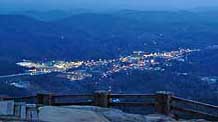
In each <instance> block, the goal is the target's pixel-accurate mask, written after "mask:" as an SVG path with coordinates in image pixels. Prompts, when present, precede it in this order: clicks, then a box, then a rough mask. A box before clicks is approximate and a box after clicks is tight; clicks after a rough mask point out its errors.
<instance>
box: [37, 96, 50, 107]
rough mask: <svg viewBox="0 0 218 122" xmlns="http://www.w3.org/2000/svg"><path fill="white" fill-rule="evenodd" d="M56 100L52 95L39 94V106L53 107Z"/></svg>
mask: <svg viewBox="0 0 218 122" xmlns="http://www.w3.org/2000/svg"><path fill="white" fill-rule="evenodd" d="M53 103H54V99H53V97H52V94H37V104H41V105H53Z"/></svg>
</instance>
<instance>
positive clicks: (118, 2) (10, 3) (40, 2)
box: [0, 0, 218, 10]
mask: <svg viewBox="0 0 218 122" xmlns="http://www.w3.org/2000/svg"><path fill="white" fill-rule="evenodd" d="M210 6H213V7H214V6H218V0H0V9H1V10H26V9H27V10H28V9H39V10H47V9H78V8H85V9H97V10H98V9H99V10H101V9H139V10H147V9H157V10H158V9H189V8H197V7H210Z"/></svg>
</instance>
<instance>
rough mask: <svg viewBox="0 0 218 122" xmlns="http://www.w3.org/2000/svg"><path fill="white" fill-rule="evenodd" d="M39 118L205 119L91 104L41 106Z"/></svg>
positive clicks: (54, 121)
mask: <svg viewBox="0 0 218 122" xmlns="http://www.w3.org/2000/svg"><path fill="white" fill-rule="evenodd" d="M39 120H41V121H46V122H206V121H205V120H190V121H185V120H181V121H176V120H174V119H172V118H170V117H167V116H164V115H159V114H152V115H146V116H144V115H137V114H128V113H124V112H122V111H120V110H116V109H110V108H100V107H93V106H83V107H82V106H67V107H51V106H46V107H42V108H40V109H39Z"/></svg>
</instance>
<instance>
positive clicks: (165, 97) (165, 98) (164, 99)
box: [155, 91, 173, 115]
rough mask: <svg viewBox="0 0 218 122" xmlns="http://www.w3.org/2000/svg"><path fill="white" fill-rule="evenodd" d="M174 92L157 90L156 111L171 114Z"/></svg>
mask: <svg viewBox="0 0 218 122" xmlns="http://www.w3.org/2000/svg"><path fill="white" fill-rule="evenodd" d="M172 95H173V94H172V93H170V92H165V91H161V92H157V93H156V98H155V111H156V112H157V113H161V114H165V115H169V114H170V111H171V110H170V108H171V105H170V104H171V97H172Z"/></svg>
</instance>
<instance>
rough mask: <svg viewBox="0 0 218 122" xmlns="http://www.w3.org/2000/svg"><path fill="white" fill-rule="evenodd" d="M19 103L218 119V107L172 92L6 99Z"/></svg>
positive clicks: (98, 92)
mask: <svg viewBox="0 0 218 122" xmlns="http://www.w3.org/2000/svg"><path fill="white" fill-rule="evenodd" d="M2 100H14V101H17V102H27V103H34V104H37V105H39V106H41V105H53V106H67V105H93V106H100V107H117V106H122V107H130V106H131V107H140V108H146V107H152V108H154V110H155V112H156V113H161V114H165V115H170V116H172V117H174V118H176V119H179V118H189V119H193V118H203V119H207V120H213V121H214V120H215V121H218V106H215V105H210V104H205V103H201V102H197V101H192V100H187V99H183V98H179V97H176V96H174V95H173V94H171V93H169V92H157V93H156V94H110V93H109V92H106V91H97V92H95V93H94V94H83V95H82V94H78V95H53V94H38V95H36V96H27V97H19V98H10V97H8V98H5V97H4V98H2Z"/></svg>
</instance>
